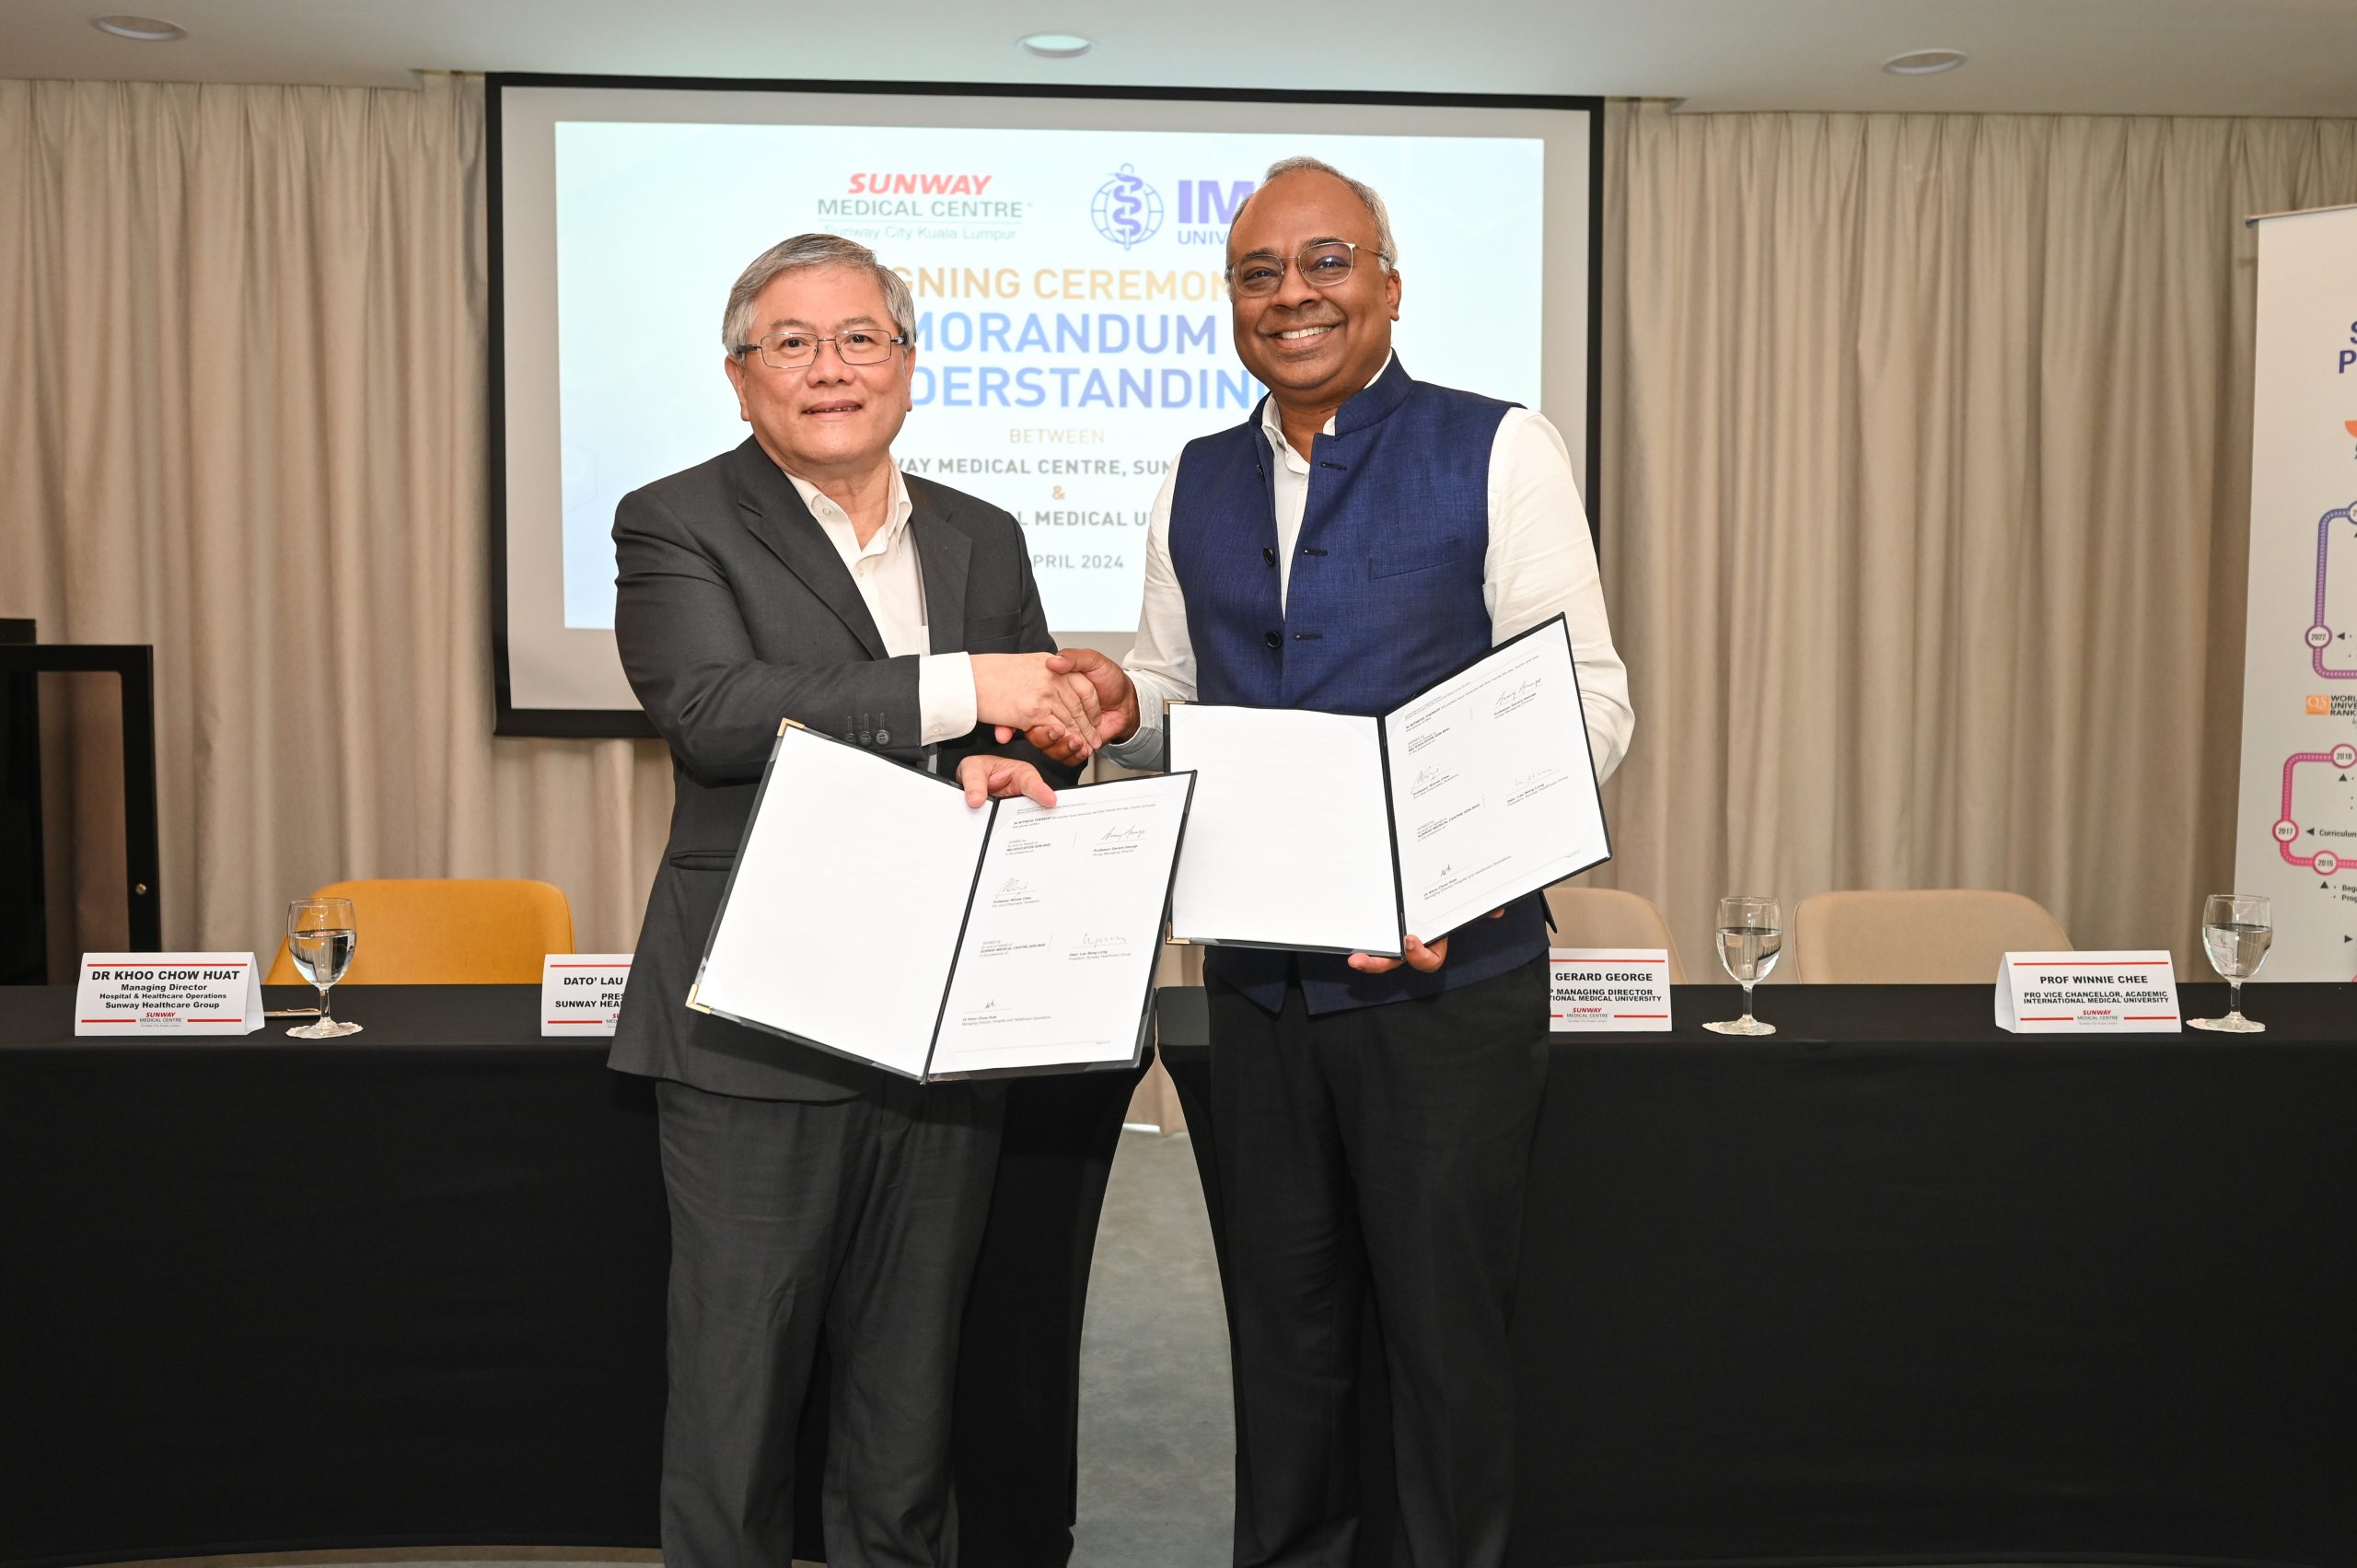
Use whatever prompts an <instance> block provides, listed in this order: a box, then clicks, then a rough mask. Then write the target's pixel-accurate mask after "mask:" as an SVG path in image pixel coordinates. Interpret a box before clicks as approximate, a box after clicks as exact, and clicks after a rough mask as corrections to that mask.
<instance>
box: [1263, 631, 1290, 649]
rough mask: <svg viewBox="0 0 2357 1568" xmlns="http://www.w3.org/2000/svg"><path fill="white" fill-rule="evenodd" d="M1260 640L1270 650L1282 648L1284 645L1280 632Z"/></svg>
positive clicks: (1282, 635) (1282, 634)
mask: <svg viewBox="0 0 2357 1568" xmlns="http://www.w3.org/2000/svg"><path fill="white" fill-rule="evenodd" d="M1260 640H1261V641H1262V642H1264V643H1266V644H1268V645H1269V646H1271V647H1272V648H1282V647H1283V646H1284V645H1285V639H1284V633H1282V632H1271V633H1269V634H1268V635H1267V636H1265V637H1263V638H1261V639H1260Z"/></svg>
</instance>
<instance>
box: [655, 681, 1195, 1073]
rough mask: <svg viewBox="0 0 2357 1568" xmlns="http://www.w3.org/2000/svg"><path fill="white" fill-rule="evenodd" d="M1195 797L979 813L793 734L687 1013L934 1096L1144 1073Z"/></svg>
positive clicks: (1153, 784) (949, 789)
mask: <svg viewBox="0 0 2357 1568" xmlns="http://www.w3.org/2000/svg"><path fill="white" fill-rule="evenodd" d="M1193 786H1194V779H1193V776H1192V775H1191V774H1187V773H1166V774H1161V775H1156V776H1153V777H1147V778H1136V779H1122V780H1119V781H1116V782H1114V783H1111V784H1086V785H1080V786H1076V787H1074V788H1071V789H1063V790H1059V791H1057V792H1056V802H1057V803H1056V805H1055V806H1054V807H1052V808H1051V807H1042V806H1040V805H1039V803H1037V802H1036V801H1032V800H1028V799H1015V800H993V801H991V802H989V803H987V804H986V805H984V806H982V807H979V808H977V807H969V806H968V805H967V804H966V797H965V793H964V791H963V790H962V789H961V788H960V787H959V786H958V784H954V783H952V782H950V781H949V780H947V779H943V778H937V777H935V776H934V775H933V774H930V773H925V772H918V771H917V770H916V769H913V768H909V767H904V766H902V765H900V763H897V762H893V761H888V760H886V759H884V758H881V757H877V756H876V755H875V754H874V753H872V752H868V751H865V750H863V749H860V748H858V747H855V746H852V745H849V744H847V743H845V742H843V741H840V740H835V739H832V738H829V737H827V736H824V735H820V734H819V733H818V732H816V731H814V730H808V729H804V728H802V727H800V726H794V725H788V726H786V727H784V729H782V730H781V731H780V732H779V735H778V741H777V746H776V748H775V749H773V750H772V752H771V755H770V761H769V766H768V768H767V770H766V771H765V772H764V773H763V774H762V778H761V793H760V795H759V796H758V797H757V798H756V801H755V804H754V807H753V816H752V820H751V822H750V823H749V824H748V826H747V828H746V830H745V842H744V844H743V847H742V848H741V849H740V850H739V851H738V853H737V864H736V865H735V867H734V868H733V869H732V870H731V871H730V873H729V877H728V886H727V889H726V891H725V892H724V893H723V894H722V897H721V904H720V912H719V915H718V917H717V918H716V919H714V922H713V928H712V935H711V938H710V940H709V941H708V943H707V944H706V946H705V948H704V956H703V961H702V965H701V966H700V968H699V970H698V971H697V976H696V983H695V985H694V986H693V987H692V988H691V990H690V991H689V993H688V1005H690V1006H691V1007H694V1008H697V1009H699V1010H701V1011H703V1012H707V1013H713V1014H715V1015H717V1016H721V1017H725V1018H729V1019H732V1020H734V1021H735V1022H737V1023H740V1024H746V1025H749V1026H750V1027H751V1028H758V1029H765V1030H767V1031H768V1032H770V1033H772V1034H775V1035H779V1036H782V1037H783V1038H784V1039H787V1040H797V1041H800V1042H801V1043H803V1044H806V1045H811V1046H816V1047H818V1048H819V1050H821V1051H833V1052H834V1053H836V1054H838V1055H842V1056H848V1057H851V1058H853V1059H854V1060H857V1061H861V1062H867V1063H874V1064H875V1065H877V1066H878V1067H882V1068H885V1069H887V1070H888V1071H890V1072H894V1073H898V1074H901V1075H902V1076H904V1077H910V1078H915V1079H918V1080H920V1081H927V1082H929V1081H933V1080H937V1079H945V1078H973V1077H990V1076H1000V1075H1004V1074H1017V1073H1047V1072H1068V1071H1074V1070H1079V1069H1084V1068H1092V1067H1126V1066H1134V1065H1135V1064H1136V1063H1137V1062H1138V1061H1139V1059H1140V1055H1141V1052H1142V1051H1143V1050H1144V1040H1145V1025H1146V1020H1147V1017H1148V1016H1149V1012H1150V1009H1151V1007H1152V1004H1153V996H1154V961H1155V953H1156V951H1157V949H1158V947H1159V946H1160V944H1159V937H1160V935H1161V931H1162V920H1163V912H1164V910H1165V909H1166V908H1167V904H1168V900H1169V895H1170V881H1171V877H1172V875H1173V871H1174V867H1175V865H1176V863H1177V860H1178V856H1179V843H1180V842H1181V839H1182V838H1183V836H1184V833H1185V829H1186V823H1187V807H1188V801H1189V798H1190V796H1191V794H1192V791H1193Z"/></svg>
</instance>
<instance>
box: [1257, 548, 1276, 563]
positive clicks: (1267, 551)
mask: <svg viewBox="0 0 2357 1568" xmlns="http://www.w3.org/2000/svg"><path fill="white" fill-rule="evenodd" d="M1260 559H1261V560H1263V561H1265V562H1267V563H1269V564H1270V565H1271V566H1273V565H1275V564H1276V563H1277V547H1276V546H1275V545H1273V544H1264V545H1262V546H1261V547H1260Z"/></svg>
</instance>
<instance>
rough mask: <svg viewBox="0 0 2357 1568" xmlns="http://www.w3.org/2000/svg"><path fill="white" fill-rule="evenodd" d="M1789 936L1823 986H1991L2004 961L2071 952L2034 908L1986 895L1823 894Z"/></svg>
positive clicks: (1961, 891) (1799, 913)
mask: <svg viewBox="0 0 2357 1568" xmlns="http://www.w3.org/2000/svg"><path fill="white" fill-rule="evenodd" d="M1789 935H1790V936H1791V938H1792V944H1793V957H1794V959H1795V960H1796V961H1797V962H1798V964H1799V968H1800V979H1801V980H1802V981H1804V982H1806V983H1810V984H1817V985H1993V984H1995V983H1996V980H1997V960H1998V959H1999V958H2001V957H2003V955H2004V954H2005V953H2007V952H2019V951H2023V950H2032V951H2038V950H2052V949H2056V948H2062V947H2069V946H2070V945H2071V939H2070V938H2069V937H2068V936H2065V935H2062V928H2061V926H2060V925H2057V924H2056V923H2054V917H2053V916H2052V915H2050V914H2049V913H2047V912H2046V909H2045V907H2044V906H2043V905H2041V904H2039V903H2038V901H2037V900H2034V899H2026V898H2024V897H2022V896H2021V895H2020V894H2019V893H2001V892H1997V891H1995V890H1993V889H1986V888H1920V889H1877V890H1873V891H1868V890H1864V889H1860V890H1856V891H1851V892H1838V893H1818V894H1817V895H1816V896H1815V897H1813V898H1806V899H1803V900H1801V903H1800V908H1799V909H1797V910H1795V911H1794V912H1793V922H1792V925H1791V927H1790V930H1789Z"/></svg>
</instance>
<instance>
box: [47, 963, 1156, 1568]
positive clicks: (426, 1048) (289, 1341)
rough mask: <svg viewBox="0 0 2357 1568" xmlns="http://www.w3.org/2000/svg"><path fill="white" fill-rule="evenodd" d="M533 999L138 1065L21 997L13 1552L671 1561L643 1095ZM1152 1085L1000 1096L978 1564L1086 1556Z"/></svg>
mask: <svg viewBox="0 0 2357 1568" xmlns="http://www.w3.org/2000/svg"><path fill="white" fill-rule="evenodd" d="M538 994H539V993H538V990H537V988H533V987H510V986H473V987H438V986H436V987H429V986H375V987H366V988H359V987H355V988H351V989H348V990H344V991H340V992H338V993H337V997H336V1011H337V1013H338V1014H339V1015H340V1016H349V1017H351V1018H354V1019H355V1020H357V1021H359V1022H362V1023H364V1024H366V1026H367V1028H366V1032H365V1033H362V1034H359V1035H356V1036H354V1037H351V1038H349V1039H346V1040H331V1041H320V1042H316V1043H315V1042H308V1041H302V1040H287V1039H285V1038H284V1028H285V1027H286V1026H285V1025H284V1023H281V1022H276V1021H273V1024H272V1025H271V1026H270V1027H269V1028H267V1029H266V1030H265V1031H264V1032H262V1033H261V1034H257V1035H250V1036H248V1037H245V1038H244V1039H242V1040H194V1041H153V1042H140V1041H134V1040H80V1041H77V1040H73V1039H71V1038H70V1036H71V1030H72V1001H73V993H72V991H71V990H70V989H67V988H49V989H33V988H21V989H10V990H6V991H0V1132H5V1136H0V1456H5V1458H4V1459H0V1562H6V1563H9V1564H27V1563H36V1562H89V1561H96V1560H102V1559H111V1558H135V1557H148V1556H170V1555H184V1554H192V1553H198V1552H226V1551H269V1550H281V1549H293V1548H303V1547H321V1546H390V1545H400V1544H430V1543H483V1544H491V1543H503V1542H529V1543H541V1544H564V1545H610V1546H651V1545H654V1544H656V1482H657V1458H658V1453H659V1448H660V1443H661V1436H662V1411H663V1281H664V1271H665V1266H666V1255H667V1250H668V1222H667V1220H666V1218H665V1213H664V1203H663V1186H662V1177H661V1173H660V1171H659V1169H658V1167H657V1164H656V1145H655V1118H654V1101H653V1096H652V1094H651V1093H650V1092H649V1086H648V1085H647V1084H646V1083H645V1082H644V1081H642V1080H637V1079H631V1078H626V1077H622V1076H620V1075H618V1074H611V1073H609V1072H608V1071H607V1070H606V1068H605V1065H604V1060H605V1042H604V1041H603V1040H596V1041H575V1040H549V1041H543V1040H540V1038H539V1035H538V1016H539V1015H538ZM284 1000H285V1001H288V1002H291V1001H293V1000H295V993H291V992H290V993H284ZM1135 1077H1136V1074H1132V1073H1127V1072H1122V1073H1095V1074H1080V1075H1074V1076H1062V1077H1042V1078H1026V1079H1020V1080H1016V1081H1015V1082H1013V1083H1011V1084H1010V1085H1009V1086H1008V1099H1007V1120H1006V1136H1005V1142H1004V1154H1003V1156H1002V1158H1001V1163H1000V1169H999V1178H998V1185H997V1191H996V1195H995V1197H994V1198H993V1205H992V1214H991V1221H990V1228H989V1232H988V1235H987V1237H986V1238H985V1240H984V1242H983V1247H982V1255H981V1262H980V1264H979V1267H978V1272H977V1277H976V1281H975V1287H974V1293H973V1297H972V1302H971V1305H970V1309H969V1312H968V1315H967V1320H966V1324H965V1338H964V1348H963V1353H962V1361H961V1373H960V1384H959V1389H958V1406H959V1411H960V1412H961V1419H960V1420H959V1423H958V1469H959V1474H960V1477H961V1499H960V1503H961V1514H960V1523H961V1530H962V1549H963V1558H962V1561H963V1562H966V1563H967V1564H969V1565H970V1568H1037V1565H1039V1564H1042V1563H1061V1562H1064V1561H1065V1560H1066V1558H1067V1557H1068V1556H1069V1553H1070V1550H1071V1534H1070V1527H1071V1524H1072V1520H1073V1504H1074V1423H1075V1420H1076V1415H1077V1410H1078V1404H1077V1400H1078V1377H1079V1348H1080V1319H1081V1310H1082V1306H1083V1303H1084V1301H1085V1299H1086V1290H1087V1275H1088V1264H1089V1259H1090V1256H1091V1250H1092V1246H1093V1242H1094V1237H1095V1235H1096V1228H1097V1212H1098V1207H1099V1205H1100V1203H1101V1202H1102V1199H1103V1196H1104V1188H1105V1176H1106V1171H1107V1169H1108V1167H1109V1165H1110V1163H1111V1159H1112V1156H1113V1151H1114V1146H1115V1144H1116V1142H1117V1140H1118V1138H1119V1136H1120V1122H1121V1116H1122V1112H1123V1110H1124V1109H1125V1108H1126V1106H1127V1105H1128V1103H1129V1098H1130V1091H1131V1087H1132V1084H1133V1083H1134V1081H1135ZM819 1388H822V1389H823V1388H824V1381H823V1379H821V1380H820V1382H819ZM813 1413H814V1415H815V1414H816V1413H818V1412H813ZM814 1424H816V1423H815V1421H814V1422H812V1423H806V1425H814ZM804 1458H805V1461H806V1466H807V1467H808V1468H807V1472H806V1473H807V1478H808V1481H807V1482H806V1484H805V1485H804V1487H803V1489H802V1494H803V1496H804V1497H806V1498H807V1499H810V1500H811V1501H812V1502H813V1503H814V1504H815V1501H816V1498H817V1496H818V1487H817V1486H816V1485H815V1484H812V1483H810V1482H815V1479H816V1473H817V1472H816V1469H815V1466H816V1464H817V1462H818V1461H819V1455H817V1454H815V1453H806V1454H805V1456H804ZM802 1550H803V1551H805V1552H806V1553H807V1555H810V1556H813V1557H816V1556H818V1555H819V1542H818V1540H817V1539H816V1529H815V1517H814V1518H813V1519H812V1527H811V1528H810V1529H809V1530H808V1534H807V1539H806V1542H805V1544H804V1546H803V1548H802Z"/></svg>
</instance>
